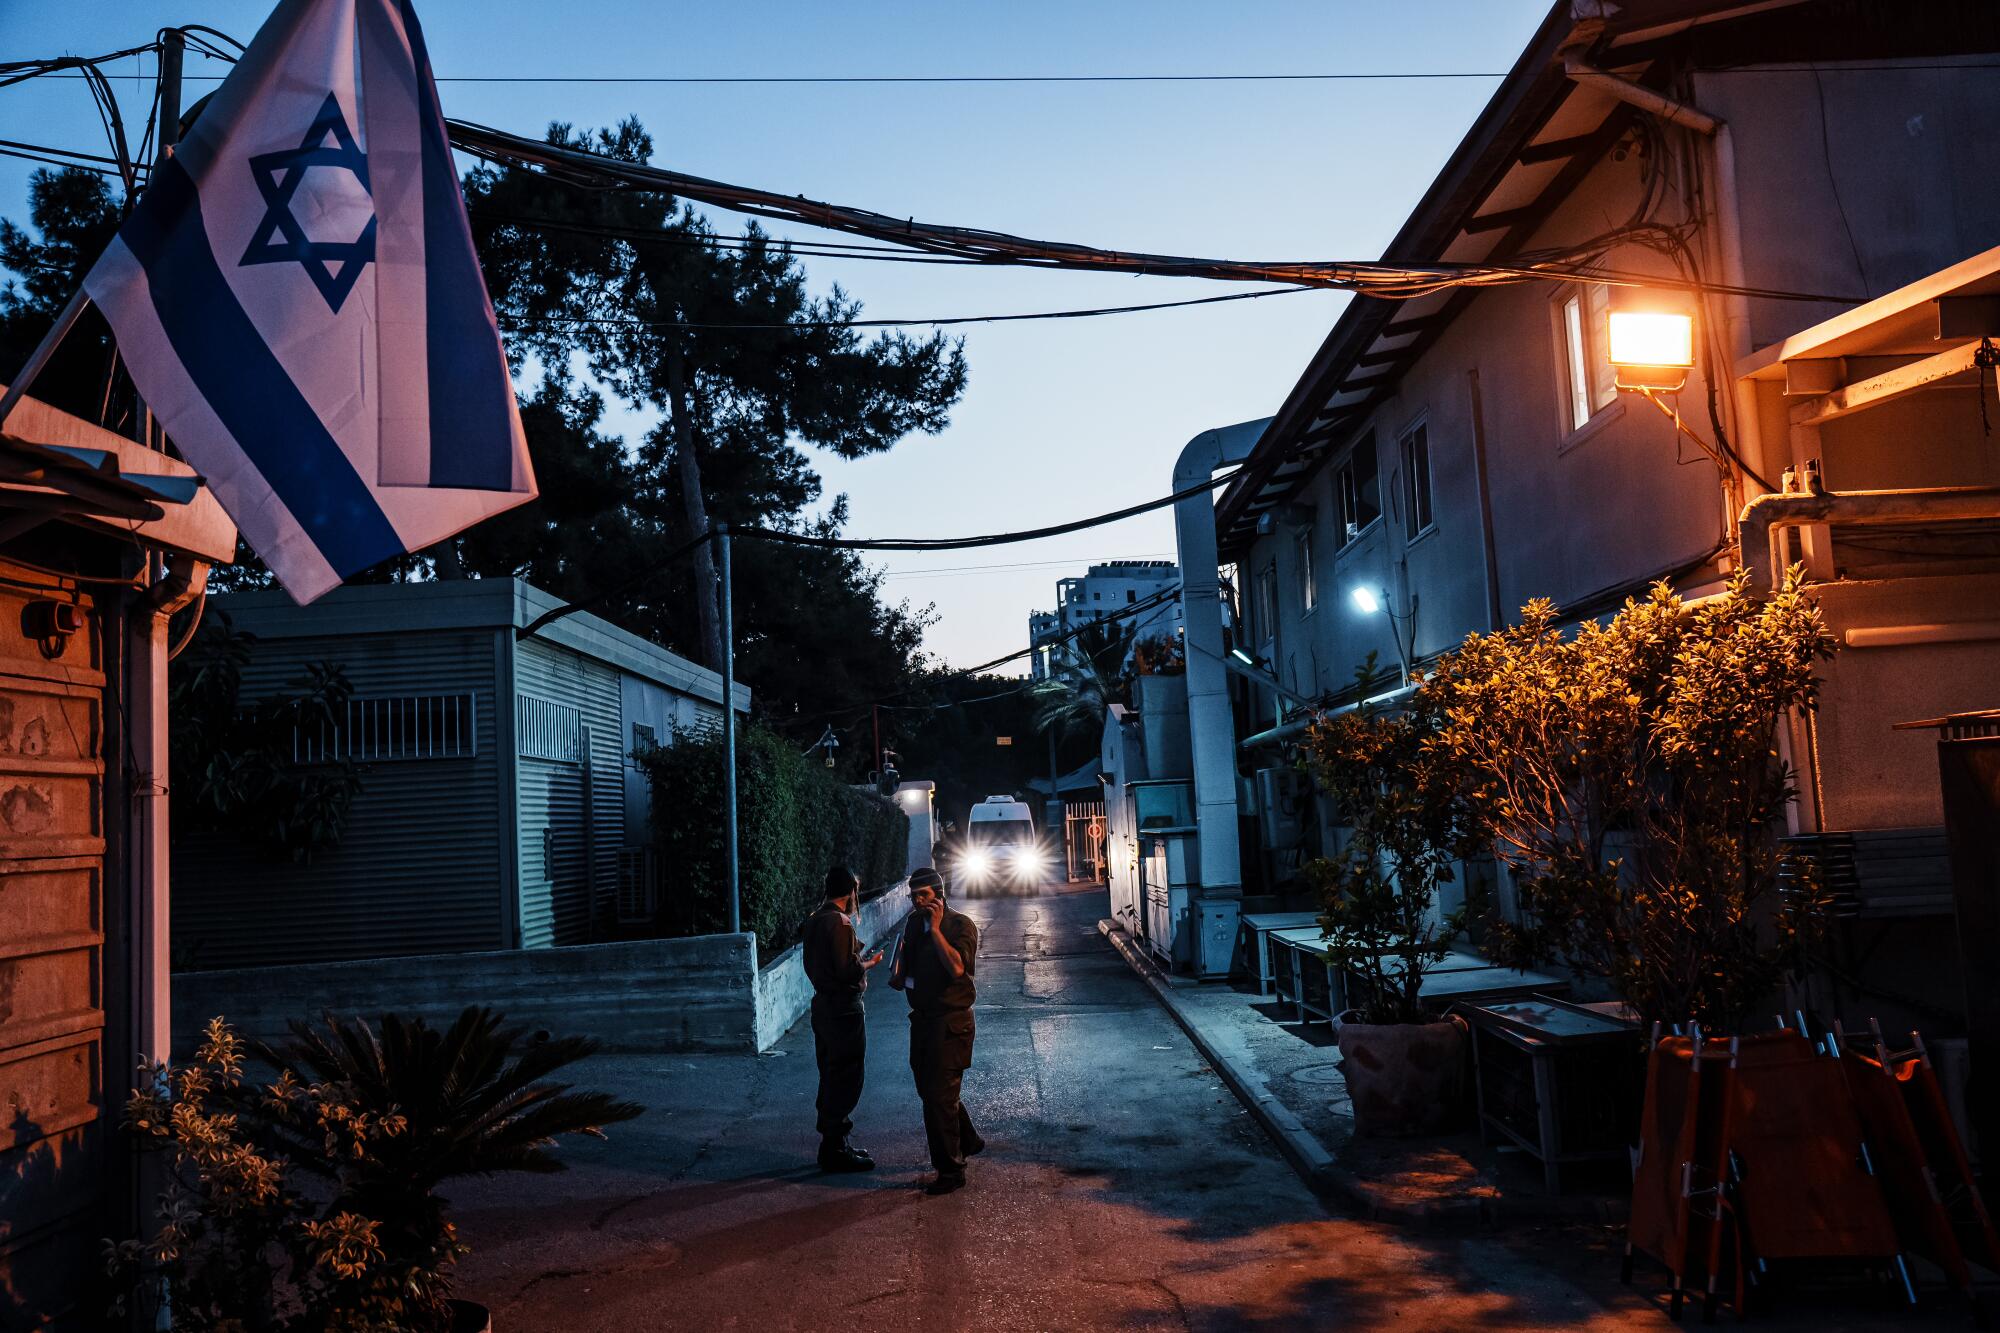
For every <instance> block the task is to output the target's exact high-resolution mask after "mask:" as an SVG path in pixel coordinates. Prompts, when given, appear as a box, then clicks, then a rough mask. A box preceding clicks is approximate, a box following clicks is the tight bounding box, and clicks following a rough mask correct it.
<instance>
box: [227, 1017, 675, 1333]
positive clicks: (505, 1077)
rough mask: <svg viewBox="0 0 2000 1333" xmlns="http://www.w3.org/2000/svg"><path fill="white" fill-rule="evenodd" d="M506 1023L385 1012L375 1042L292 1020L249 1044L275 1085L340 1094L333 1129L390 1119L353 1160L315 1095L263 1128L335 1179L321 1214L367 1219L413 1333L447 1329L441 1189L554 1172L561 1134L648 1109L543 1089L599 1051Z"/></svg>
mask: <svg viewBox="0 0 2000 1333" xmlns="http://www.w3.org/2000/svg"><path fill="white" fill-rule="evenodd" d="M503 1022H504V1020H503V1019H502V1017H501V1015H500V1014H498V1013H496V1012H494V1011H493V1010H491V1009H485V1008H468V1009H466V1010H465V1011H464V1012H463V1013H461V1014H460V1015H459V1016H458V1018H457V1019H456V1020H455V1021H454V1022H453V1023H452V1024H451V1026H450V1027H448V1028H446V1029H444V1030H442V1031H439V1030H438V1029H436V1028H433V1027H431V1026H430V1025H429V1024H428V1023H426V1022H425V1021H424V1020H423V1019H421V1018H418V1019H406V1018H401V1017H398V1016H397V1015H394V1014H388V1015H384V1016H383V1017H382V1019H381V1031H380V1033H379V1034H378V1033H377V1032H376V1030H375V1028H373V1027H371V1026H370V1025H369V1024H368V1023H367V1022H366V1021H365V1020H363V1019H360V1018H342V1017H337V1016H335V1015H332V1014H328V1015H325V1016H324V1018H323V1020H322V1025H321V1026H318V1027H314V1026H313V1025H310V1024H307V1023H302V1022H298V1021H294V1022H293V1023H292V1024H291V1029H292V1037H291V1039H290V1040H289V1041H286V1042H283V1043H281V1044H280V1045H278V1046H275V1047H273V1046H266V1045H262V1044H258V1045H256V1046H254V1047H253V1050H254V1051H255V1053H256V1054H257V1056H258V1057H259V1058H261V1059H262V1060H264V1061H265V1062H266V1063H268V1064H270V1065H271V1066H272V1067H273V1068H275V1069H276V1070H277V1071H278V1081H277V1085H276V1086H277V1087H279V1088H297V1089H311V1088H328V1087H330V1088H337V1089H338V1090H339V1092H340V1096H339V1098H338V1100H337V1102H335V1103H334V1104H333V1106H332V1108H331V1116H332V1118H333V1120H334V1121H336V1122H339V1121H343V1120H347V1119H353V1120H358V1121H360V1122H363V1123H368V1122H381V1121H384V1120H391V1121H394V1122H396V1123H398V1132H396V1133H395V1134H393V1135H389V1136H385V1137H381V1138H379V1139H377V1140H375V1141H374V1142H373V1143H372V1144H371V1146H370V1150H369V1151H368V1152H367V1153H365V1154H359V1153H356V1154H349V1153H343V1152H340V1151H337V1148H338V1145H339V1143H340V1142H341V1135H340V1134H339V1133H337V1132H336V1131H337V1130H339V1129H341V1128H343V1126H342V1125H341V1124H338V1123H332V1124H330V1123H328V1120H329V1111H328V1109H327V1104H326V1100H325V1099H324V1098H323V1097H322V1098H310V1097H303V1096H296V1097H283V1098H279V1099H277V1100H276V1102H275V1103H274V1105H275V1107H276V1108H277V1113H276V1114H275V1115H273V1116H272V1121H271V1124H272V1129H273V1131H274V1133H275V1134H276V1136H277V1137H278V1139H279V1141H280V1143H281V1145H282V1149H283V1151H284V1154H285V1156H286V1157H287V1158H288V1159H289V1160H290V1161H292V1162H293V1163H295V1164H296V1165H298V1166H300V1167H302V1168H304V1169H306V1170H307V1171H309V1172H312V1173H313V1174H315V1175H319V1176H321V1177H323V1178H324V1179H326V1180H327V1181H329V1182H330V1183H331V1185H332V1189H333V1196H334V1197H333V1199H332V1201H331V1203H330V1205H329V1207H328V1211H329V1212H330V1213H332V1214H335V1215H338V1214H342V1213H349V1214H353V1215H356V1216H359V1217H364V1218H368V1219H370V1220H371V1221H372V1222H373V1223H374V1224H375V1240H376V1243H377V1244H378V1245H379V1246H380V1248H381V1251H382V1259H381V1262H380V1265H379V1268H380V1270H381V1271H382V1272H383V1273H385V1274H386V1275H387V1277H388V1279H389V1281H390V1283H391V1285H393V1286H394V1287H395V1288H397V1289H399V1290H400V1291H401V1292H402V1293H403V1296H404V1299H405V1300H406V1301H407V1317H408V1321H409V1326H410V1327H412V1328H418V1329H423V1328H436V1329H445V1328H448V1327H450V1312H449V1304H450V1297H451V1268H452V1265H453V1264H454V1263H455V1262H456V1261H457V1259H458V1258H459V1256H460V1255H461V1254H462V1253H463V1252H464V1249H463V1247H462V1246H461V1245H460V1244H459V1242H458V1239H457V1234H456V1232H455V1230H454V1228H453V1227H452V1224H451V1222H450V1220H449V1218H448V1217H447V1216H446V1212H445V1207H446V1205H445V1200H444V1199H442V1198H441V1197H439V1196H438V1194H437V1193H436V1191H437V1189H438V1187H439V1186H441V1185H443V1184H444V1183H445V1182H447V1181H450V1180H455V1179H459V1178H462V1177H466V1176H487V1175H492V1174H494V1173H496V1172H501V1171H532V1172H541V1173H546V1172H554V1171H561V1170H563V1169H564V1163H563V1161H562V1160H561V1159H560V1158H559V1157H557V1156H556V1155H555V1154H554V1153H553V1152H551V1151H550V1149H551V1148H552V1147H553V1145H554V1143H555V1140H556V1139H557V1138H558V1137H560V1136H562V1135H565V1134H590V1135H594V1136H598V1137H601V1136H602V1135H601V1130H602V1127H603V1126H605V1125H609V1124H614V1123H616V1122H618V1121H622V1120H630V1119H632V1118H633V1117H634V1116H637V1115H638V1114H639V1113H640V1112H641V1111H642V1110H643V1109H644V1108H643V1107H641V1106H638V1105H636V1104H634V1103H632V1102H625V1101H619V1100H617V1099H615V1098H613V1097H611V1096H609V1095H607V1094H605V1093H601V1092H578V1091H575V1090H573V1088H572V1086H571V1085H570V1084H567V1083H558V1082H550V1081H548V1079H549V1076H550V1075H552V1074H554V1073H555V1072H556V1071H557V1070H560V1069H562V1068H563V1067H565V1066H567V1065H570V1064H574V1063H575V1062H576V1061H578V1060H581V1059H583V1058H584V1057H586V1056H588V1055H591V1054H593V1053H594V1052H595V1051H597V1049H598V1043H597V1042H595V1041H592V1040H590V1039H588V1038H583V1037H556V1038H552V1037H550V1036H549V1035H548V1034H547V1033H545V1032H536V1033H533V1034H530V1033H528V1032H527V1031H526V1030H525V1029H522V1028H518V1027H508V1026H504V1025H503Z"/></svg>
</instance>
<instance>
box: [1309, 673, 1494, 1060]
mask: <svg viewBox="0 0 2000 1333" xmlns="http://www.w3.org/2000/svg"><path fill="white" fill-rule="evenodd" d="M1374 671H1375V660H1374V658H1373V657H1372V656H1371V657H1370V658H1369V660H1368V662H1367V663H1366V664H1365V665H1363V666H1362V667H1361V669H1360V671H1359V673H1358V676H1359V678H1360V679H1361V680H1362V681H1363V682H1366V681H1367V680H1370V679H1372V678H1373V676H1374ZM1444 721H1445V719H1444V716H1443V714H1442V712H1441V711H1440V710H1439V709H1438V707H1437V706H1436V703H1435V702H1434V701H1433V700H1432V699H1430V698H1428V697H1427V696H1425V695H1424V694H1422V693H1419V694H1418V695H1417V696H1416V697H1415V698H1413V699H1412V700H1411V701H1410V705H1409V707H1408V708H1407V709H1405V710H1403V711H1399V712H1391V711H1388V710H1385V709H1381V708H1378V707H1370V706H1369V705H1367V704H1363V705H1361V706H1360V707H1358V708H1356V709H1355V710H1353V711H1352V712H1348V713H1342V714H1338V715H1334V716H1330V717H1323V718H1320V719H1318V720H1316V721H1314V723H1313V724H1312V726H1311V727H1310V728H1309V729H1308V730H1307V732H1306V743H1305V757H1304V765H1305V767H1306V769H1307V771H1308V772H1310V773H1311V774H1312V775H1313V777H1314V779H1315V780H1316V781H1317V782H1318V783H1319V786H1320V789H1321V790H1322V791H1324V792H1325V793H1326V794H1327V795H1328V796H1330V797H1332V798H1333V801H1334V804H1335V807H1336V811H1337V814H1338V817H1339V819H1340V820H1341V822H1342V823H1344V824H1346V825H1347V826H1348V828H1349V833H1348V835H1347V839H1346V841H1345V843H1344V844H1343V845H1342V846H1341V848H1340V850H1339V851H1338V852H1337V853H1336V854H1335V855H1333V856H1331V857H1326V858H1322V859H1320V860H1317V861H1313V862H1311V863H1309V864H1308V865H1307V866H1306V867H1305V871H1304V873H1305V876H1306V878H1307V880H1308V882H1310V883H1311V884H1312V885H1313V886H1314V888H1315V889H1316V890H1318V892H1319V895H1320V901H1321V904H1322V907H1323V909H1324V911H1323V914H1322V915H1321V917H1320V924H1321V926H1322V927H1323V928H1324V929H1325V931H1326V936H1327V946H1326V947H1327V956H1328V957H1329V958H1330V959H1331V960H1332V961H1333V962H1334V963H1335V964H1336V965H1337V966H1338V967H1339V968H1340V969H1341V970H1342V971H1343V972H1345V973H1346V974H1347V975H1348V976H1349V977H1352V978H1354V979H1355V980H1356V981H1358V982H1359V983H1360V985H1359V988H1358V993H1356V994H1354V995H1352V997H1351V998H1352V999H1353V1000H1354V1001H1356V1003H1355V1008H1357V1009H1358V1010H1359V1011H1360V1013H1361V1017H1362V1019H1363V1021H1364V1022H1368V1023H1421V1022H1424V1021H1425V1019H1426V1017H1427V1015H1426V1014H1425V1013H1424V1009H1423V1005H1422V1003H1421V1002H1420V1000H1419V992H1420V990H1421V988H1422V986H1423V978H1424V974H1425V972H1427V971H1428V970H1430V969H1431V968H1432V967H1434V966H1436V965H1437V964H1438V963H1440V962H1442V961H1443V960H1444V958H1445V956H1446V955H1447V954H1448V953H1450V952H1451V942H1452V940H1453V939H1455V938H1456V937H1457V935H1458V933H1459V931H1460V930H1461V929H1463V926H1464V913H1463V912H1462V911H1461V912H1457V913H1452V914H1450V915H1445V916H1440V915H1439V914H1438V912H1437V911H1436V907H1437V900H1438V890H1439V889H1440V888H1441V887H1442V886H1443V885H1445V884H1448V883H1450V882H1451V880H1452V878H1453V873H1454V866H1455V865H1456V864H1457V862H1458V861H1460V860H1461V859H1463V858H1464V857H1466V856H1468V855H1471V854H1472V853H1473V852H1474V851H1475V850H1477V839H1476V833H1477V821H1476V820H1475V818H1474V812H1473V809H1472V807H1471V805H1470V804H1469V803H1468V801H1467V799H1466V788H1465V783H1464V781H1463V775H1462V773H1461V772H1460V770H1459V769H1458V768H1457V767H1456V761H1455V756H1454V755H1453V754H1452V752H1451V751H1450V750H1449V749H1447V748H1445V747H1443V746H1440V745H1438V744H1437V743H1436V741H1437V735H1438V732H1439V730H1440V728H1441V727H1442V726H1443V725H1444Z"/></svg>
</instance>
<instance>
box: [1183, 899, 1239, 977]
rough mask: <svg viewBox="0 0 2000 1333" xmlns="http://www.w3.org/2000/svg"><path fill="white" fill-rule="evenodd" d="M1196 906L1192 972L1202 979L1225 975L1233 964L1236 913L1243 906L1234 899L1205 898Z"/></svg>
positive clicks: (1234, 962)
mask: <svg viewBox="0 0 2000 1333" xmlns="http://www.w3.org/2000/svg"><path fill="white" fill-rule="evenodd" d="M1196 906H1197V908H1198V909H1199V916H1198V918H1197V920H1196V923H1195V929H1196V935H1195V964H1194V965H1195V973H1196V975H1198V976H1200V977H1203V978H1204V979H1206V978H1211V977H1226V976H1228V975H1229V973H1230V971H1231V969H1232V968H1234V967H1235V965H1236V927H1237V915H1238V913H1239V912H1240V911H1241V910H1242V906H1243V905H1242V903H1241V902H1239V901H1238V900H1236V899H1235V898H1208V899H1203V900H1202V901H1201V902H1199V903H1197V904H1196Z"/></svg>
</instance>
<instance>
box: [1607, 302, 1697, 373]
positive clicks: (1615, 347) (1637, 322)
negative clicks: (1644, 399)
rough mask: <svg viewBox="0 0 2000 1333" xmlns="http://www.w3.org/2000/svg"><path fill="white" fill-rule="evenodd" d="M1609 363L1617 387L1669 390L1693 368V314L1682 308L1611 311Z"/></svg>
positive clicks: (1608, 339)
mask: <svg viewBox="0 0 2000 1333" xmlns="http://www.w3.org/2000/svg"><path fill="white" fill-rule="evenodd" d="M1608 324H1609V337H1608V338H1607V341H1608V342H1609V343H1610V352H1611V366H1612V369H1613V370H1614V371H1616V372H1617V378H1616V383H1617V385H1618V387H1619V388H1621V389H1632V390H1636V391H1641V392H1648V391H1650V392H1654V393H1673V392H1675V391H1676V390H1678V389H1680V388H1682V387H1683V386H1685V385H1686V384H1687V376H1688V371H1690V370H1692V369H1693V368H1694V316H1693V314H1691V313H1689V312H1688V311H1686V310H1668V309H1629V310H1616V309H1614V310H1613V311H1611V315H1610V319H1609V321H1608Z"/></svg>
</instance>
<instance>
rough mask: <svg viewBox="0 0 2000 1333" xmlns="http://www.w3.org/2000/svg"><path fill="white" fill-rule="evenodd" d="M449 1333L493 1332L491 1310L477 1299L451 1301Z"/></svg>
mask: <svg viewBox="0 0 2000 1333" xmlns="http://www.w3.org/2000/svg"><path fill="white" fill-rule="evenodd" d="M451 1333H493V1312H492V1311H491V1310H488V1309H487V1308H486V1307H485V1306H483V1305H481V1304H480V1303H479V1302H477V1301H453V1302H452V1303H451Z"/></svg>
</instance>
